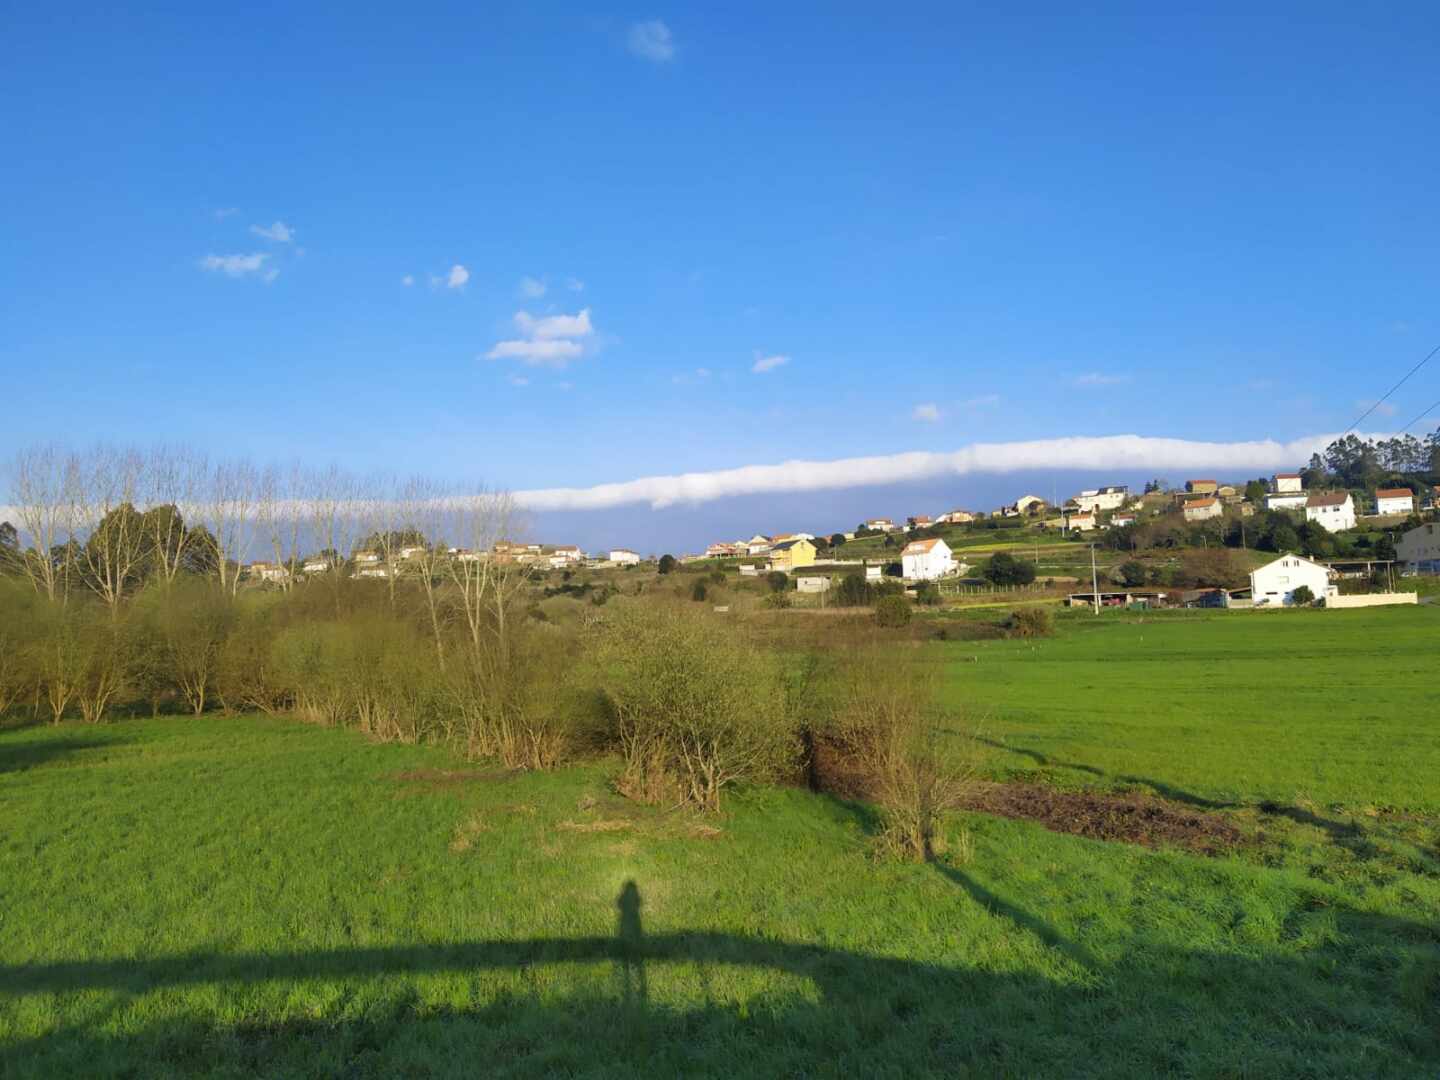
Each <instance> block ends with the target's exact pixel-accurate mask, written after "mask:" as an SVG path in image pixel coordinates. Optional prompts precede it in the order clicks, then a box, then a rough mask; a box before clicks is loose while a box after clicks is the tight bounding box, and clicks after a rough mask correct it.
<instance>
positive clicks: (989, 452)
mask: <svg viewBox="0 0 1440 1080" xmlns="http://www.w3.org/2000/svg"><path fill="white" fill-rule="evenodd" d="M1334 439H1335V435H1333V434H1328V435H1312V436H1307V437H1306V438H1302V439H1296V440H1295V441H1293V442H1288V443H1281V442H1276V441H1274V440H1270V439H1266V440H1260V441H1256V442H1229V443H1220V442H1197V441H1192V440H1188V439H1156V438H1149V437H1146V436H1142V435H1108V436H1101V437H1093V438H1092V437H1076V438H1063V439H1042V440H1037V441H1034V442H1009V443H976V444H974V445H971V446H967V447H963V448H962V449H959V450H955V451H951V452H948V453H947V452H941V453H932V452H926V451H914V452H910V453H901V454H889V455H885V456H880V457H860V458H844V459H841V460H836V461H803V460H802V461H786V462H782V463H779V464H774V465H744V466H741V467H739V468H735V469H722V470H718V471H715V472H696V473H683V474H679V475H670V476H648V477H643V478H641V479H638V480H630V481H626V482H624V483H616V484H600V485H597V486H595V487H586V488H547V489H543V490H538V491H519V492H516V493H515V498H516V500H517V501H518V502H520V503H521V504H523V505H524V506H526V507H529V508H530V509H531V510H602V509H607V508H609V507H613V506H626V505H630V504H634V503H649V504H650V505H651V506H653V507H657V508H659V507H664V506H671V505H674V504H676V503H702V502H708V501H709V500H712V499H722V498H728V497H730V496H734V495H763V494H777V493H786V492H795V491H826V490H837V489H841V488H855V487H866V486H872V485H878V484H901V483H910V482H913V481H920V480H929V479H933V478H935V477H940V476H965V475H969V474H972V473H1009V472H1017V471H1021V470H1029V469H1082V470H1091V471H1095V472H1102V471H1103V472H1110V473H1113V472H1118V471H1121V470H1127V471H1135V472H1144V473H1145V474H1146V475H1150V474H1152V473H1153V472H1154V470H1157V469H1165V470H1175V471H1177V472H1179V471H1184V472H1193V473H1196V474H1201V472H1202V471H1214V472H1236V473H1239V472H1246V471H1249V470H1252V469H1253V470H1260V471H1268V470H1274V469H1286V468H1294V467H1296V465H1298V464H1299V463H1301V462H1304V461H1306V460H1308V459H1309V457H1310V455H1311V454H1313V453H1315V452H1317V451H1319V450H1323V449H1324V448H1325V447H1326V446H1327V445H1329V444H1330V443H1331V442H1332V441H1333V440H1334Z"/></svg>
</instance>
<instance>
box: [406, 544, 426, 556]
mask: <svg viewBox="0 0 1440 1080" xmlns="http://www.w3.org/2000/svg"><path fill="white" fill-rule="evenodd" d="M424 554H425V545H424V544H406V545H405V546H404V547H402V548H401V549H400V558H402V559H414V558H418V557H419V556H421V555H424Z"/></svg>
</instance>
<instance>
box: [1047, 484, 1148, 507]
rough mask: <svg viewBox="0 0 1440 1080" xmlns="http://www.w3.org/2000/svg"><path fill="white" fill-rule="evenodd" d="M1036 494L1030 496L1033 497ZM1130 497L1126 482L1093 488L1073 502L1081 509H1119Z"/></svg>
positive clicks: (1082, 493) (1077, 496) (1076, 497)
mask: <svg viewBox="0 0 1440 1080" xmlns="http://www.w3.org/2000/svg"><path fill="white" fill-rule="evenodd" d="M1033 497H1034V496H1030V498H1033ZM1129 498H1130V489H1129V488H1128V487H1126V486H1125V485H1124V484H1119V485H1111V486H1110V487H1102V488H1091V489H1090V490H1088V491H1082V492H1081V493H1080V494H1079V495H1076V496H1075V498H1074V499H1073V500H1071V501H1072V502H1074V503H1075V505H1076V506H1078V507H1080V509H1081V510H1090V511H1092V512H1093V511H1095V510H1118V509H1120V507H1122V506H1124V505H1125V501H1126V500H1127V499H1129Z"/></svg>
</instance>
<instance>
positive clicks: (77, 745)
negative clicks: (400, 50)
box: [0, 729, 129, 773]
mask: <svg viewBox="0 0 1440 1080" xmlns="http://www.w3.org/2000/svg"><path fill="white" fill-rule="evenodd" d="M20 730H24V729H20ZM4 734H7V735H13V733H11V732H6V733H4ZM128 741H129V740H128V739H125V738H120V737H110V738H96V737H93V736H88V735H70V734H61V735H55V736H50V737H47V738H33V737H32V738H25V739H17V738H13V737H11V738H3V739H0V773H8V772H22V771H24V770H25V769H34V768H38V767H40V766H42V765H49V764H51V763H52V762H58V761H60V759H62V758H66V757H69V756H71V755H74V754H81V753H84V752H85V751H86V750H100V749H109V748H110V747H114V746H120V745H121V744H123V743H125V742H128Z"/></svg>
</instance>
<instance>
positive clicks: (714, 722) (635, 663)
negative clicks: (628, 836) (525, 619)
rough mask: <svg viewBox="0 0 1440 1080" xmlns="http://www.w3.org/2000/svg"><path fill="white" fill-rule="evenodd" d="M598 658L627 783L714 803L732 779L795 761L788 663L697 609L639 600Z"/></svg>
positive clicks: (712, 806)
mask: <svg viewBox="0 0 1440 1080" xmlns="http://www.w3.org/2000/svg"><path fill="white" fill-rule="evenodd" d="M597 652H598V658H599V660H600V670H601V672H602V673H603V675H602V679H603V683H604V689H605V692H606V694H607V696H608V698H609V700H610V702H611V704H612V707H613V714H614V717H615V723H616V727H615V738H616V741H617V742H618V744H619V749H620V753H621V756H622V758H623V760H624V769H623V772H622V775H621V777H620V781H619V785H618V786H619V789H620V791H621V792H622V793H623V794H625V795H627V796H630V797H632V798H636V799H639V800H641V801H645V802H671V801H673V802H675V803H685V804H689V805H693V806H696V807H698V808H700V809H702V810H709V811H714V810H718V809H719V807H720V799H721V795H722V793H723V792H724V791H725V789H726V788H728V787H730V786H731V785H733V784H735V783H736V782H739V781H747V780H764V779H770V778H773V777H775V776H777V775H780V774H781V773H783V772H785V771H787V770H789V769H791V768H793V766H794V763H795V761H796V759H797V756H798V754H797V749H798V747H797V740H796V736H795V731H794V725H793V724H792V723H791V721H790V713H789V710H788V709H787V707H786V695H785V684H784V678H783V675H784V672H783V669H782V666H781V664H780V661H779V659H778V657H776V656H775V655H774V654H773V653H771V652H768V651H764V650H759V649H755V648H752V647H751V646H750V645H749V643H747V642H746V641H744V640H742V639H740V638H737V637H736V636H735V635H734V634H733V633H732V632H730V631H729V630H728V629H727V628H726V627H724V626H722V625H720V624H717V623H715V622H712V621H711V620H707V619H705V618H703V617H701V616H698V615H697V614H695V613H694V611H693V609H687V608H667V609H659V610H656V609H650V610H641V609H632V610H629V611H627V612H625V613H624V614H623V616H622V617H621V618H619V619H616V620H614V621H613V622H612V623H611V625H610V626H608V627H605V628H603V629H602V630H601V631H600V640H599V642H598V649H597Z"/></svg>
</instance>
